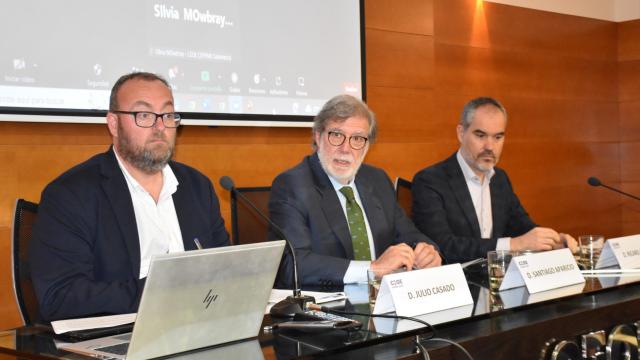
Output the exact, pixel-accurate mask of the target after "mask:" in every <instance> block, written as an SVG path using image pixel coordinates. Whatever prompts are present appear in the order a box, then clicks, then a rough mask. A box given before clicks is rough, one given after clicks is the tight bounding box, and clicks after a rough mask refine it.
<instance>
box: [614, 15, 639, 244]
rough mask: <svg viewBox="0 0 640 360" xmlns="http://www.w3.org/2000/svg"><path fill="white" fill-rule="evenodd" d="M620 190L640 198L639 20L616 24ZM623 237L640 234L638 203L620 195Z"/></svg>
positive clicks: (618, 196)
mask: <svg viewBox="0 0 640 360" xmlns="http://www.w3.org/2000/svg"><path fill="white" fill-rule="evenodd" d="M618 33H619V36H618V57H619V59H620V67H619V69H618V84H619V101H620V103H619V107H620V131H621V139H620V141H621V158H620V169H621V179H620V181H621V188H622V190H623V191H626V192H629V193H631V194H634V195H636V196H640V41H638V40H639V39H640V20H635V21H627V22H623V23H620V24H618ZM610 196H612V197H617V198H618V200H619V201H620V202H621V204H622V205H621V206H622V230H623V231H622V232H623V234H638V233H640V201H637V200H633V199H629V198H626V197H623V196H621V195H616V194H611V195H610Z"/></svg>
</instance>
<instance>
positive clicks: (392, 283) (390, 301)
mask: <svg viewBox="0 0 640 360" xmlns="http://www.w3.org/2000/svg"><path fill="white" fill-rule="evenodd" d="M468 304H473V298H472V297H471V293H470V292H469V286H468V285H467V280H466V278H465V277H464V273H463V272H462V266H460V264H451V265H445V266H440V267H435V268H429V269H422V270H412V271H407V272H401V273H395V274H389V275H386V276H384V277H383V278H382V283H381V284H380V292H379V293H378V298H377V300H376V305H375V308H374V309H373V313H374V314H384V313H388V312H392V311H395V312H396V314H397V315H400V316H415V315H421V314H426V313H431V312H435V311H440V310H445V309H451V308H455V307H458V306H463V305H468Z"/></svg>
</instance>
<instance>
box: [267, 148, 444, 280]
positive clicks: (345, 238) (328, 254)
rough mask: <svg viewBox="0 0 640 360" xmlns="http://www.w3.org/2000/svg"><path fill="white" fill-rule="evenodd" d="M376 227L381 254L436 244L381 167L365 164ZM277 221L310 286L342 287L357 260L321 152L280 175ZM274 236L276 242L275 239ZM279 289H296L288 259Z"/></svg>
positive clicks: (273, 210)
mask: <svg viewBox="0 0 640 360" xmlns="http://www.w3.org/2000/svg"><path fill="white" fill-rule="evenodd" d="M355 184H356V187H357V188H358V193H359V194H360V199H361V200H362V204H363V207H364V210H365V213H366V215H367V220H368V221H369V225H370V226H371V233H372V234H373V240H374V244H375V249H376V254H377V256H380V255H381V254H382V253H383V252H384V251H385V250H386V249H387V248H388V247H389V246H391V245H394V244H399V243H406V244H409V245H411V246H415V244H416V243H417V242H420V241H424V242H429V243H430V244H433V242H431V241H430V240H429V239H428V238H427V237H426V236H425V235H424V234H422V233H421V232H420V231H419V230H418V229H416V227H415V225H413V223H412V222H411V220H410V219H409V218H408V217H407V216H406V215H405V214H404V212H403V211H402V209H401V208H400V206H398V203H397V202H396V199H395V193H394V190H393V185H392V184H391V181H390V180H389V178H388V176H387V175H386V174H385V172H384V171H383V170H381V169H378V168H375V167H373V166H369V165H365V164H363V165H362V166H361V167H360V170H359V171H358V174H357V175H356V178H355ZM269 213H270V216H271V219H272V220H273V221H274V222H275V223H276V224H277V225H278V226H280V227H281V228H282V229H283V231H284V233H285V235H286V237H287V239H288V240H289V241H291V243H292V244H293V247H294V248H295V251H296V257H297V261H298V268H299V271H300V278H301V282H302V283H303V284H305V285H334V284H342V280H343V277H344V274H345V272H346V271H347V268H348V267H349V261H350V260H352V259H353V258H354V256H353V246H352V243H351V235H350V233H349V226H348V225H347V219H346V217H345V215H344V211H343V210H342V206H341V205H340V200H339V199H338V195H337V194H336V191H335V189H334V188H333V185H332V184H331V181H330V180H329V177H328V175H327V174H326V173H325V172H324V170H323V169H322V167H321V165H320V161H319V159H318V155H317V154H313V155H310V156H307V157H305V158H304V160H303V161H302V162H301V163H300V164H298V165H297V166H296V167H294V168H292V169H289V170H287V171H285V172H284V173H282V174H280V175H278V177H276V178H275V180H274V181H273V184H272V187H271V197H270V198H269ZM275 237H276V236H275V235H273V234H272V235H271V238H275ZM284 264H285V265H283V267H282V268H281V272H280V275H279V281H278V285H279V286H290V285H291V282H292V276H290V274H291V268H290V266H291V264H290V263H289V262H288V261H286V262H284Z"/></svg>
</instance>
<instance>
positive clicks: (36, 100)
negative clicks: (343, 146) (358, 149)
mask: <svg viewBox="0 0 640 360" xmlns="http://www.w3.org/2000/svg"><path fill="white" fill-rule="evenodd" d="M0 29H2V33H3V45H2V52H0V73H1V76H0V113H3V112H4V113H7V112H10V113H16V111H17V112H18V113H19V111H20V109H25V112H26V113H29V112H28V111H33V110H34V109H36V110H38V109H40V110H42V112H44V113H45V114H46V113H47V111H46V110H47V109H53V110H54V111H52V112H51V113H52V114H55V113H56V111H55V110H69V111H68V112H66V113H65V114H67V116H69V115H68V114H71V115H73V114H74V113H75V112H77V113H78V114H87V113H90V112H91V110H106V109H107V108H108V97H109V91H110V89H111V86H112V85H113V83H114V82H115V80H116V79H117V78H118V77H119V76H120V75H122V74H125V73H128V72H132V71H137V70H140V71H151V72H156V73H158V74H161V75H163V76H164V77H165V78H166V79H167V80H168V81H169V82H170V83H171V85H172V87H173V89H174V94H175V100H176V109H177V111H180V112H183V113H193V114H191V115H189V116H190V117H191V118H195V119H225V118H227V119H242V117H241V116H240V117H238V116H234V115H241V114H245V115H249V116H247V119H255V118H257V117H256V116H255V115H265V116H264V119H267V120H274V121H278V120H281V119H280V118H279V116H282V115H294V116H300V117H304V116H306V117H307V118H300V119H297V120H296V119H294V121H309V120H310V118H309V116H313V115H315V114H316V113H317V112H318V110H319V108H320V107H321V106H322V104H323V103H324V102H325V101H326V100H327V99H328V98H330V97H332V96H334V95H336V94H339V93H348V94H352V95H354V96H357V97H362V69H361V62H362V59H361V56H362V55H361V34H360V8H359V1H357V0H304V1H300V0H269V1H264V0H206V1H205V0H184V1H178V0H176V1H149V0H140V1H123V0H117V1H86V0H84V1H80V0H67V1H36V0H21V1H16V2H7V3H6V4H3V11H2V12H0ZM251 115H254V116H253V117H252V116H251ZM62 121H64V120H62ZM98 121H101V119H98Z"/></svg>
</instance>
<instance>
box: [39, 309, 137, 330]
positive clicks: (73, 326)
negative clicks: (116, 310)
mask: <svg viewBox="0 0 640 360" xmlns="http://www.w3.org/2000/svg"><path fill="white" fill-rule="evenodd" d="M135 321H136V313H131V314H121V315H108V316H97V317H90V318H80V319H70V320H58V321H52V322H51V326H52V327H53V331H54V332H55V333H56V334H64V333H66V332H69V331H81V330H88V329H100V328H107V327H112V326H118V325H124V324H129V323H132V322H135Z"/></svg>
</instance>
